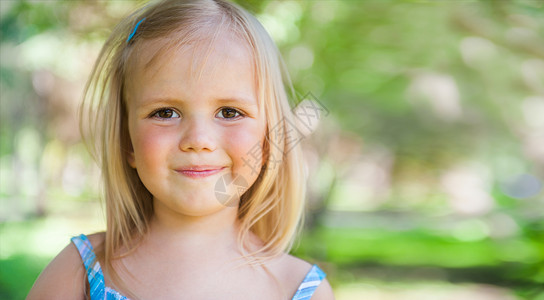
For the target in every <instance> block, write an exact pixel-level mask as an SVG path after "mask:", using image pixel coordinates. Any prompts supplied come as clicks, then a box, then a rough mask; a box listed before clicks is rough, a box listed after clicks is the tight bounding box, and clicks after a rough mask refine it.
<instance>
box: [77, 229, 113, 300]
mask: <svg viewBox="0 0 544 300" xmlns="http://www.w3.org/2000/svg"><path fill="white" fill-rule="evenodd" d="M72 243H74V245H75V246H76V247H77V250H78V251H79V255H80V256H81V260H83V264H84V265H85V270H87V279H88V280H89V287H90V290H89V294H90V296H91V300H103V299H106V285H105V284H104V274H103V273H102V269H101V268H100V264H99V263H98V261H97V260H96V255H95V254H94V250H93V246H92V245H91V242H90V241H89V239H88V238H87V236H86V235H84V234H81V235H79V236H75V237H73V238H72Z"/></svg>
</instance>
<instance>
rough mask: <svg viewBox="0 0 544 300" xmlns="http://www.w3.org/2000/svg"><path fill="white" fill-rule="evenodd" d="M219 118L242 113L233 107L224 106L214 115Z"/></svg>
mask: <svg viewBox="0 0 544 300" xmlns="http://www.w3.org/2000/svg"><path fill="white" fill-rule="evenodd" d="M216 116H217V117H218V118H221V119H234V118H237V117H240V116H242V114H241V113H240V112H239V111H237V110H236V109H234V108H230V107H224V108H222V109H221V110H220V111H219V112H218V113H217V115H216Z"/></svg>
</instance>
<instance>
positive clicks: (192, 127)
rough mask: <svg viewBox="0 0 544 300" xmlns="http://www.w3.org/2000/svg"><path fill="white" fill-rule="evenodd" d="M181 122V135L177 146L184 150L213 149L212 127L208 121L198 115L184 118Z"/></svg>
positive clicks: (214, 146) (214, 145)
mask: <svg viewBox="0 0 544 300" xmlns="http://www.w3.org/2000/svg"><path fill="white" fill-rule="evenodd" d="M183 123H184V124H182V126H183V129H182V135H181V139H180V142H179V148H180V150H181V151H184V152H190V151H194V152H200V151H210V152H211V151H214V150H215V148H216V144H215V141H214V138H213V136H214V133H213V128H212V125H213V124H211V122H210V121H206V120H202V118H198V117H190V118H186V119H185V120H184V122H183Z"/></svg>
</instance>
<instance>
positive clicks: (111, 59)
mask: <svg viewBox="0 0 544 300" xmlns="http://www.w3.org/2000/svg"><path fill="white" fill-rule="evenodd" d="M282 70H283V68H282V61H281V58H280V56H279V52H278V50H277V49H276V47H275V45H274V43H273V42H272V40H271V38H270V37H269V36H268V34H267V33H266V31H265V30H264V29H263V27H262V26H261V25H260V24H259V22H258V21H257V20H256V19H255V18H254V17H253V16H251V15H249V14H248V13H247V12H245V11H244V10H242V9H241V8H239V7H238V6H236V5H234V4H231V3H228V2H224V1H222V0H215V1H213V0H199V1H175V0H165V1H160V2H156V3H153V4H150V5H148V6H146V7H144V8H142V9H140V10H138V11H136V12H135V13H133V14H132V15H130V16H129V17H128V18H127V19H125V20H123V21H122V22H121V23H120V24H119V25H118V26H117V27H116V28H115V30H114V31H113V33H112V35H111V36H110V38H109V39H108V41H107V42H106V44H105V46H104V48H103V49H102V52H101V53H100V56H99V58H98V61H97V63H96V65H95V68H94V70H93V73H92V76H91V78H90V80H89V84H88V86H87V89H86V93H85V100H84V105H83V106H82V114H81V116H82V119H83V120H84V122H83V123H82V124H86V126H83V127H82V128H83V129H84V132H88V134H87V135H86V137H87V138H88V139H90V140H89V141H91V143H89V144H90V145H92V146H91V150H92V151H91V152H92V153H93V154H94V155H95V157H96V159H97V161H98V163H99V165H100V166H101V168H102V173H103V176H104V182H103V184H104V190H105V194H104V198H105V201H106V209H107V231H106V232H105V233H97V234H93V235H89V236H85V235H80V236H78V237H74V238H73V239H72V243H71V244H70V245H68V246H67V247H66V248H65V249H64V250H63V251H62V252H61V253H60V254H59V255H58V256H57V257H56V258H55V259H54V260H53V261H52V262H51V263H50V265H49V266H48V267H47V268H46V269H45V270H44V271H43V273H42V274H41V275H40V277H39V278H38V279H37V281H36V283H35V284H34V287H33V288H32V290H31V291H30V293H29V295H28V299H89V298H90V299H128V297H130V298H131V299H310V298H311V299H332V298H333V295H332V290H331V287H330V285H329V284H328V282H327V281H326V280H325V279H324V277H325V274H324V273H323V272H322V271H321V270H320V269H319V268H318V267H317V266H315V265H314V266H312V265H310V264H309V263H307V262H305V261H303V260H300V259H298V258H295V257H292V256H290V255H288V254H286V251H288V250H289V248H290V246H291V243H292V240H293V237H294V235H295V233H296V231H297V227H298V225H299V222H300V219H301V214H302V210H303V206H304V205H303V199H304V189H303V187H304V185H305V174H304V171H303V170H304V167H303V165H302V164H303V158H302V157H301V150H300V149H299V148H298V147H297V146H296V145H294V144H293V133H295V132H296V131H297V130H296V129H297V128H295V125H292V124H296V122H295V118H294V116H293V113H292V112H291V110H290V106H289V104H288V100H287V95H286V91H285V89H284V84H283V81H282V80H283V79H282V78H284V76H282V74H283V73H282V72H283V71H282Z"/></svg>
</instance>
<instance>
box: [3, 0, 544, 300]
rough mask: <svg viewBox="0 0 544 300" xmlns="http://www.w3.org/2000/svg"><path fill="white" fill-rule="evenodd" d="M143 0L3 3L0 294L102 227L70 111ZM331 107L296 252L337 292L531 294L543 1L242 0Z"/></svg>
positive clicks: (541, 271)
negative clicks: (108, 43)
mask: <svg viewBox="0 0 544 300" xmlns="http://www.w3.org/2000/svg"><path fill="white" fill-rule="evenodd" d="M141 3H142V2H141V1H138V2H134V1H5V0H3V1H0V17H1V21H0V25H1V31H0V34H1V43H0V62H1V66H0V75H1V80H0V88H1V119H0V125H1V127H0V131H1V138H0V197H1V198H0V201H1V206H0V222H1V223H0V299H23V298H24V297H25V295H26V293H27V292H28V290H29V289H30V287H31V286H32V283H33V281H34V280H35V278H36V277H37V275H38V274H39V272H40V271H41V270H42V269H43V268H44V267H45V265H46V264H47V263H48V262H49V261H50V260H51V258H52V257H53V256H54V255H55V254H57V253H58V252H59V251H60V250H61V249H62V248H63V247H64V246H65V245H66V244H67V243H68V241H69V238H70V237H71V236H73V235H76V234H79V233H92V232H94V231H99V230H103V229H104V227H105V225H104V217H103V214H102V212H101V207H100V202H99V201H98V195H99V188H100V183H99V170H98V169H97V168H96V166H95V165H94V164H93V162H92V160H91V159H90V158H89V155H88V154H87V152H86V150H85V148H84V147H83V146H82V144H81V141H80V136H79V132H78V124H77V122H78V120H77V108H78V105H79V102H80V99H81V92H82V89H83V85H84V83H85V80H86V78H87V76H88V75H89V73H90V68H91V66H92V63H93V62H94V59H95V58H96V56H97V54H98V51H99V49H100V47H101V45H102V43H103V42H104V39H105V38H106V37H107V35H108V33H109V32H110V30H111V29H112V28H113V26H114V25H115V24H116V23H117V22H118V21H119V20H120V18H122V17H123V16H125V15H126V14H127V13H128V12H129V11H131V10H132V9H133V8H135V7H137V6H138V5H139V4H141ZM238 3H240V4H241V5H242V6H244V7H246V8H248V9H249V10H250V11H252V12H254V13H255V14H256V15H257V16H258V18H259V19H260V20H261V22H262V23H263V24H264V25H265V27H266V28H267V29H268V30H269V32H270V33H271V35H272V36H273V38H274V39H275V40H276V42H277V44H278V46H279V47H280V49H281V51H282V53H283V55H284V58H285V60H286V62H287V65H288V67H289V69H290V72H291V76H292V79H293V82H294V85H295V89H296V91H297V92H298V93H299V94H300V95H305V94H306V93H308V92H311V93H312V94H313V95H314V96H315V97H316V98H317V99H318V100H319V101H320V103H322V105H323V106H325V107H326V108H327V110H328V111H329V114H327V115H323V116H322V118H321V124H320V126H319V127H318V129H317V130H316V132H315V133H314V134H313V135H312V136H311V137H308V138H306V139H305V140H304V141H303V143H304V147H305V149H306V152H307V157H308V162H309V168H310V174H311V177H310V180H309V182H308V184H309V189H310V191H309V205H308V210H309V214H308V218H307V220H306V226H305V230H304V232H303V234H302V236H301V238H300V239H299V241H298V243H297V247H296V248H295V249H294V250H293V253H294V254H296V255H298V256H300V257H303V258H305V259H307V260H309V261H311V262H316V263H318V264H320V266H322V268H323V269H324V270H325V271H326V272H327V273H328V279H329V281H330V282H331V284H332V286H333V288H334V290H335V293H336V297H337V299H539V300H542V299H544V288H543V287H544V220H543V216H544V192H543V179H544V1H533V0H526V1H522V0H520V1H507V0H503V1H463V0H442V1H439V0H436V1H415V0H414V1H408V0H405V1H387V0H372V1H370V0H369V1H354V0H344V1H256V0H251V1H249V0H247V1H238Z"/></svg>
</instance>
